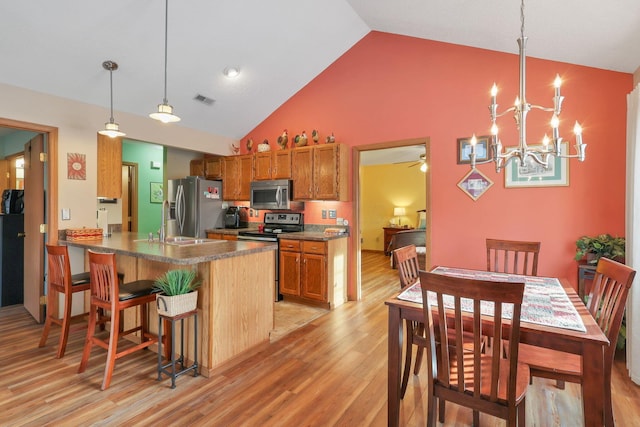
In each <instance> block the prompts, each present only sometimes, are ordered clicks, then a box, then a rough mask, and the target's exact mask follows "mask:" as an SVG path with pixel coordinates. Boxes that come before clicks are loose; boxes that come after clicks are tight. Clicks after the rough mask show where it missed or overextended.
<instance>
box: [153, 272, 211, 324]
mask: <svg viewBox="0 0 640 427" xmlns="http://www.w3.org/2000/svg"><path fill="white" fill-rule="evenodd" d="M200 285H201V281H200V280H198V279H196V272H195V271H194V270H180V269H176V270H168V271H166V272H165V273H164V274H163V275H162V276H160V277H158V278H157V279H156V280H155V283H154V288H155V290H156V291H157V292H158V294H157V296H156V306H157V307H158V314H160V315H162V316H169V317H173V316H177V315H178V314H182V313H186V312H188V311H192V310H195V309H196V307H197V304H198V291H197V289H198V288H199V287H200Z"/></svg>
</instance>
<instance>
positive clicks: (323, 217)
mask: <svg viewBox="0 0 640 427" xmlns="http://www.w3.org/2000/svg"><path fill="white" fill-rule="evenodd" d="M322 219H327V210H326V209H322Z"/></svg>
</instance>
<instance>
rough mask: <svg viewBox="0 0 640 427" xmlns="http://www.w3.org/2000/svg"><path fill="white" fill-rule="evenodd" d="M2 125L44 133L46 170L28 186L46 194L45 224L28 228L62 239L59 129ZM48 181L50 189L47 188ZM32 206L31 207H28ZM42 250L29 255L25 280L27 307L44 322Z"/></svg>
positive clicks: (3, 120) (8, 121)
mask: <svg viewBox="0 0 640 427" xmlns="http://www.w3.org/2000/svg"><path fill="white" fill-rule="evenodd" d="M0 127H5V128H12V129H16V130H25V131H30V132H36V133H38V134H42V135H43V137H44V139H45V141H46V146H45V147H46V150H45V152H44V156H43V158H42V160H45V158H46V172H45V175H44V179H43V180H36V181H34V180H31V181H29V183H28V184H27V185H29V186H30V188H29V191H31V190H32V191H33V192H34V193H35V194H42V195H43V198H44V206H45V208H44V209H45V212H44V213H43V215H44V225H43V227H42V229H41V227H40V224H34V225H32V226H30V228H25V233H27V235H31V236H36V235H40V234H42V233H43V232H45V231H46V235H45V238H46V239H47V240H48V241H50V242H55V241H57V239H58V217H57V212H58V199H57V194H58V128H56V127H53V126H46V125H41V124H37V123H29V122H22V121H18V120H12V119H6V118H0ZM45 182H46V183H47V187H46V188H47V191H45ZM27 209H28V207H27ZM37 252H39V253H30V254H29V260H30V262H29V277H33V279H30V280H26V277H25V282H24V307H25V308H26V309H27V311H28V312H29V313H30V314H31V316H32V317H33V318H34V319H35V321H36V322H38V323H42V321H43V319H44V304H40V301H41V300H43V298H42V296H43V295H44V281H43V278H44V249H41V250H38V251H37Z"/></svg>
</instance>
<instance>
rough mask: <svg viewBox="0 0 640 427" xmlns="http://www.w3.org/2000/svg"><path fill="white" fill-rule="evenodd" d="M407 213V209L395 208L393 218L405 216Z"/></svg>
mask: <svg viewBox="0 0 640 427" xmlns="http://www.w3.org/2000/svg"><path fill="white" fill-rule="evenodd" d="M406 213H407V211H406V210H405V208H398V207H396V208H393V216H405V215H406Z"/></svg>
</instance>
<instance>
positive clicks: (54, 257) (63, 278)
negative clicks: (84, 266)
mask: <svg viewBox="0 0 640 427" xmlns="http://www.w3.org/2000/svg"><path fill="white" fill-rule="evenodd" d="M46 249H47V273H48V274H47V317H46V320H45V322H44V328H43V329H42V336H41V337H40V343H39V344H38V347H44V346H45V345H46V344H47V338H48V337H49V332H50V331H51V325H52V324H54V323H55V324H56V325H59V326H60V327H61V330H60V338H59V339H58V350H57V352H56V358H58V359H60V358H61V357H62V356H64V352H65V350H66V348H67V340H68V339H69V332H72V331H76V330H79V329H84V328H86V327H87V324H86V323H85V322H83V323H80V324H75V325H74V326H73V327H71V322H72V320H73V318H76V317H81V316H84V315H86V313H83V314H79V315H77V316H71V302H72V299H73V294H74V293H77V292H84V291H88V290H89V282H90V280H89V272H84V273H79V274H73V275H72V274H71V267H70V263H69V250H68V248H67V247H66V246H62V245H50V244H47V245H46ZM59 295H62V296H63V301H64V308H63V309H62V317H59V315H58V300H59Z"/></svg>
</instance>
